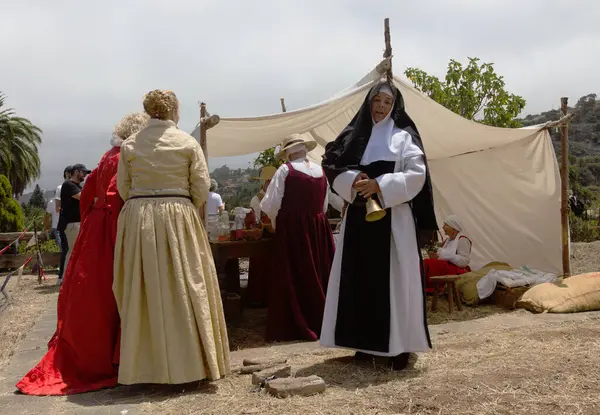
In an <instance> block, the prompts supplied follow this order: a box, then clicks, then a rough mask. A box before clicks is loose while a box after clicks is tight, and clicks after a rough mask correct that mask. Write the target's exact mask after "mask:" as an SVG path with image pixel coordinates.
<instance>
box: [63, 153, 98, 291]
mask: <svg viewBox="0 0 600 415" xmlns="http://www.w3.org/2000/svg"><path fill="white" fill-rule="evenodd" d="M90 173H91V171H90V170H88V169H87V168H86V167H85V166H84V165H83V164H75V165H74V166H73V170H72V172H71V177H70V178H69V179H68V180H66V181H65V182H64V183H63V184H62V187H61V189H60V217H59V219H58V232H59V233H60V242H61V253H60V269H59V277H58V283H59V284H60V283H62V277H63V275H64V273H65V272H66V271H67V266H68V264H69V259H70V258H71V252H72V249H70V247H71V248H72V247H73V245H74V244H75V241H76V240H77V235H78V234H79V225H80V221H81V219H80V213H79V199H80V198H81V183H82V182H83V181H84V180H85V176H87V175H88V174H90Z"/></svg>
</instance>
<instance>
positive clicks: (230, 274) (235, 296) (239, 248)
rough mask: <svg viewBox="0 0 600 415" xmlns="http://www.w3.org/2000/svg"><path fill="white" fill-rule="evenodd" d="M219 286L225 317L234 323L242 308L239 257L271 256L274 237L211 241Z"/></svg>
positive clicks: (273, 249) (274, 245) (237, 319)
mask: <svg viewBox="0 0 600 415" xmlns="http://www.w3.org/2000/svg"><path fill="white" fill-rule="evenodd" d="M210 248H211V250H212V254H213V258H214V260H215V266H216V268H217V276H218V277H219V287H220V289H221V297H222V299H223V306H224V308H225V314H226V317H228V319H229V320H230V321H231V322H232V323H235V322H237V321H239V318H240V314H241V310H242V303H243V302H242V298H241V291H242V290H241V286H240V264H239V259H240V258H252V257H261V256H271V257H272V256H273V253H274V252H275V249H276V244H275V238H272V237H263V238H262V239H259V240H258V241H223V242H211V243H210Z"/></svg>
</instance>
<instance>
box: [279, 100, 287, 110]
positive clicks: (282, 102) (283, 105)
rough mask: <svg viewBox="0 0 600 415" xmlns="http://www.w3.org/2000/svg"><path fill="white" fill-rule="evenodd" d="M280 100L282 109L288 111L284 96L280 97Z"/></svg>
mask: <svg viewBox="0 0 600 415" xmlns="http://www.w3.org/2000/svg"><path fill="white" fill-rule="evenodd" d="M279 101H281V111H282V112H287V110H286V109H285V100H284V99H283V97H281V98H279Z"/></svg>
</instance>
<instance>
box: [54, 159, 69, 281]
mask: <svg viewBox="0 0 600 415" xmlns="http://www.w3.org/2000/svg"><path fill="white" fill-rule="evenodd" d="M71 173H73V166H67V167H65V170H64V171H63V183H64V181H65V180H69V179H70V178H71ZM61 189H62V183H61V184H59V185H58V186H57V187H56V191H55V192H54V200H55V201H56V202H55V204H54V205H55V207H56V212H57V213H59V214H60V190H61ZM59 246H60V244H59ZM60 275H61V276H62V274H60Z"/></svg>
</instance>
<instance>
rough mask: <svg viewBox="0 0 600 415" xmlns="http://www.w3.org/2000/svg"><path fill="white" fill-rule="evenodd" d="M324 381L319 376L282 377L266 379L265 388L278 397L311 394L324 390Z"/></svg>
mask: <svg viewBox="0 0 600 415" xmlns="http://www.w3.org/2000/svg"><path fill="white" fill-rule="evenodd" d="M326 387H327V386H326V385H325V381H324V380H323V379H322V378H320V377H319V376H315V375H312V376H308V377H305V378H284V379H273V380H269V381H267V384H266V386H265V389H266V390H267V392H269V393H270V394H271V395H273V396H276V397H278V398H286V397H288V396H312V395H316V394H317V393H323V392H324V391H325V388H326Z"/></svg>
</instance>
